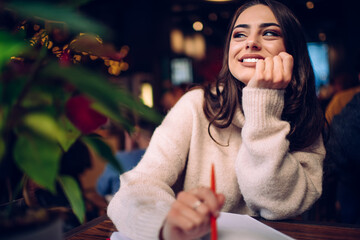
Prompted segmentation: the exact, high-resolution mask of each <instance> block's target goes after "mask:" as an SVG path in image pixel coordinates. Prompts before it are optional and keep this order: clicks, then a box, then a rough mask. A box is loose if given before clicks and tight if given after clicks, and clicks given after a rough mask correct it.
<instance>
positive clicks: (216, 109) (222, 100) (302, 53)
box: [203, 0, 325, 151]
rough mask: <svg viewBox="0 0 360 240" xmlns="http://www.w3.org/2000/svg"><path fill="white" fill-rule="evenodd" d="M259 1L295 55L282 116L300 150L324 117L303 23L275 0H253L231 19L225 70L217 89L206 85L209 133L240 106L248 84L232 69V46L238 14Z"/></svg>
mask: <svg viewBox="0 0 360 240" xmlns="http://www.w3.org/2000/svg"><path fill="white" fill-rule="evenodd" d="M258 4H263V5H265V6H268V7H269V8H270V9H271V10H272V12H273V13H274V15H275V17H276V19H277V21H278V22H279V25H280V28H281V30H282V35H283V38H284V43H285V48H286V52H287V53H289V54H291V55H292V56H293V58H294V67H293V74H292V80H291V82H290V83H289V85H288V86H287V88H286V89H285V95H284V101H285V103H284V109H283V112H282V116H281V119H282V120H284V121H287V122H289V123H290V127H291V130H290V133H289V134H288V136H287V139H288V140H289V141H290V151H296V150H300V149H303V148H305V147H308V146H310V145H311V144H313V143H314V142H315V140H316V139H317V138H318V137H319V136H320V134H321V132H322V130H323V127H324V124H325V118H324V114H323V111H322V109H321V107H320V104H319V102H318V99H317V96H316V91H315V76H314V71H313V68H312V66H311V62H310V57H309V53H308V50H307V45H306V40H305V36H304V34H303V31H302V28H301V25H300V23H299V21H298V20H297V18H296V17H295V15H294V14H293V13H292V11H291V10H290V9H289V8H287V7H286V6H285V5H283V4H282V3H279V2H276V1H272V0H250V1H248V2H246V3H245V4H244V5H242V6H241V7H240V8H238V9H237V11H236V12H235V14H234V16H233V18H232V21H231V24H230V26H229V30H228V34H227V36H226V42H225V48H224V58H223V63H222V69H221V71H220V73H219V76H218V79H217V81H216V85H215V89H216V91H215V92H212V91H211V90H212V88H213V86H211V85H208V86H207V87H205V88H204V90H205V91H204V97H205V102H204V107H203V110H204V113H205V115H206V117H207V119H208V120H209V122H210V123H209V126H208V131H209V135H210V137H212V136H211V132H210V126H211V125H214V126H216V127H218V128H227V127H228V126H229V125H230V124H231V122H232V119H233V116H234V113H235V110H236V108H237V107H239V106H240V107H241V96H242V89H243V88H244V87H245V85H244V84H243V83H242V82H241V81H239V80H237V79H236V78H235V77H233V76H232V74H231V73H230V71H229V66H228V58H229V54H228V53H229V45H230V40H231V36H232V30H233V28H234V25H235V22H236V20H237V18H238V16H239V15H240V14H241V13H242V12H243V11H244V10H246V9H247V8H249V7H251V6H254V5H258ZM241 108H242V107H241ZM213 140H214V141H216V140H215V139H213Z"/></svg>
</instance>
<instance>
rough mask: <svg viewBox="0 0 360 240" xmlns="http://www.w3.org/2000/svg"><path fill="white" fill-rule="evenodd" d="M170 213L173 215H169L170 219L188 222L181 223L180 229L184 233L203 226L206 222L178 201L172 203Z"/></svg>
mask: <svg viewBox="0 0 360 240" xmlns="http://www.w3.org/2000/svg"><path fill="white" fill-rule="evenodd" d="M171 213H172V214H173V215H170V217H172V218H171V219H177V218H179V220H180V219H181V221H184V220H186V221H188V223H187V224H185V223H183V222H181V228H182V229H184V230H186V231H188V230H191V229H195V228H196V227H199V226H201V225H203V223H204V221H206V219H205V220H204V218H203V217H202V216H201V215H200V214H199V213H197V212H196V211H194V209H192V208H191V207H189V206H188V205H186V204H184V203H183V202H180V201H175V202H174V203H173V205H172V208H171Z"/></svg>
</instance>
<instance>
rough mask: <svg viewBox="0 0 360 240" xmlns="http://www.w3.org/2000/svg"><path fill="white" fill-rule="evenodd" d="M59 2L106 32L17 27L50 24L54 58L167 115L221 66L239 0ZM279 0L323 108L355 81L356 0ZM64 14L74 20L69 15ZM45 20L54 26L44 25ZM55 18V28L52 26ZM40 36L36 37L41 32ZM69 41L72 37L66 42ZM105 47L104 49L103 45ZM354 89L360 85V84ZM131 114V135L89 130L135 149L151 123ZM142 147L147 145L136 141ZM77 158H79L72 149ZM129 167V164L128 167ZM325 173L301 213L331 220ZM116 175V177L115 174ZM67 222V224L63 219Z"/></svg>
mask: <svg viewBox="0 0 360 240" xmlns="http://www.w3.org/2000/svg"><path fill="white" fill-rule="evenodd" d="M4 2H6V1H0V10H1V11H2V12H0V26H1V27H2V28H4V26H5V28H4V29H11V31H12V30H13V29H14V28H13V26H15V25H16V27H19V26H21V25H18V23H15V18H16V16H15V17H14V15H13V14H9V13H8V11H7V9H5V10H4V9H2V8H1V7H2V4H3V3H4ZM42 2H50V1H42ZM59 2H66V3H69V4H70V3H72V2H76V3H80V2H81V3H82V4H79V5H78V6H77V7H76V11H77V13H81V14H84V15H85V16H86V17H88V18H90V19H93V20H95V22H99V23H102V24H103V26H108V27H109V29H111V32H107V33H97V32H96V31H95V33H97V34H99V35H98V37H97V38H96V40H95V41H87V40H86V39H85V40H81V38H78V37H77V38H75V39H76V41H77V42H76V41H73V40H72V39H74V36H72V35H71V34H68V32H67V28H66V24H63V22H55V21H49V20H48V19H45V20H44V19H37V18H35V19H36V21H35V23H31V24H30V23H29V24H28V23H26V22H25V23H23V26H22V27H24V28H25V29H26V30H27V32H30V34H34V33H35V35H36V34H38V33H41V30H39V29H47V30H49V29H50V31H49V36H50V37H51V38H52V39H53V41H54V45H53V46H50V45H48V46H47V47H48V49H49V51H50V52H51V53H54V54H55V55H56V56H57V57H58V58H59V59H60V62H63V61H65V62H68V63H69V62H72V63H75V64H76V63H79V62H80V61H81V62H82V63H83V64H84V65H86V66H88V67H90V68H91V69H92V70H94V71H98V72H101V74H104V76H106V79H109V81H110V82H111V83H114V84H117V85H119V86H121V87H123V88H125V89H127V90H129V91H130V92H131V93H132V94H133V95H134V96H135V97H139V98H141V99H142V102H143V103H144V104H145V105H147V106H149V107H150V108H153V109H155V110H157V111H158V112H160V113H162V114H163V115H165V114H166V113H167V111H168V110H169V109H170V108H171V107H172V106H173V105H174V104H175V103H176V101H177V100H178V99H179V98H180V97H181V96H182V95H183V94H184V92H185V91H186V90H187V89H188V88H189V87H190V86H192V85H193V84H207V83H211V82H214V81H215V80H216V77H217V74H218V72H219V70H220V68H221V63H222V57H223V46H224V42H225V36H226V33H227V31H228V25H229V23H230V20H231V17H232V15H233V13H234V12H235V10H236V9H237V7H238V6H240V5H241V4H242V3H243V2H244V1H243V0H227V1H226V0H225V1H220V0H165V1H161V0H77V1H71V0H64V1H59ZM280 2H282V3H284V4H285V5H287V6H288V7H289V8H290V9H291V10H292V11H293V12H294V13H295V15H296V16H297V17H298V19H299V20H300V22H301V24H302V26H303V30H304V32H305V35H306V39H307V42H308V50H309V53H310V57H311V60H312V63H313V67H314V70H315V75H316V89H317V94H318V98H319V100H320V101H321V104H322V108H323V110H324V112H325V110H326V108H327V106H328V104H329V102H330V101H331V99H332V98H333V96H334V95H335V94H336V93H338V92H340V91H342V90H346V89H349V88H352V87H354V86H358V85H359V76H360V75H359V73H360V69H359V67H360V64H359V63H360V60H359V58H360V45H359V40H360V27H359V25H360V18H359V13H358V11H359V9H360V8H359V3H358V2H359V1H353V0H341V1H340V0H312V1H307V0H280ZM30 5H31V4H30ZM12 21H13V22H12ZM37 21H38V22H37ZM69 21H76V20H74V19H69ZM49 22H50V23H51V24H50V25H52V28H49V27H48V26H47V24H49ZM56 24H58V25H59V27H56V26H55V25H56ZM54 26H55V27H54ZM97 30H98V29H97ZM39 39H40V40H42V38H41V37H40V38H39ZM91 40H94V39H91ZM0 41H1V40H0ZM69 42H71V43H70V44H68V43H69ZM108 43H109V45H107V44H108ZM51 44H52V43H51ZM68 45H69V46H70V47H68ZM102 46H104V47H102ZM106 46H108V47H109V49H107V50H106ZM69 49H71V54H70V50H69ZM97 51H98V52H97ZM89 52H90V53H93V56H90V55H91V54H89ZM104 54H105V55H106V56H108V55H109V56H110V55H111V56H112V58H110V59H109V58H106V59H105V58H103V60H104V61H103V60H101V59H100V58H99V56H102V55H104ZM95 55H96V56H95ZM86 56H87V57H86ZM93 57H94V58H93ZM99 59H100V60H99ZM15 60H16V59H15ZM94 66H96V68H95V67H94ZM356 91H360V88H358V89H357V90H356ZM133 120H134V121H133V124H134V125H135V127H137V129H139V132H138V133H137V134H133V135H132V136H129V135H128V133H127V132H125V131H124V129H119V128H114V126H113V125H111V123H109V122H108V123H107V124H105V125H104V126H103V127H101V128H99V129H97V130H96V131H95V132H96V133H98V134H99V135H101V136H102V137H104V139H106V141H107V142H108V143H109V144H110V146H111V147H112V150H113V152H114V153H117V152H121V151H131V150H134V149H135V148H140V147H139V146H140V145H142V144H140V143H142V142H143V141H145V142H146V141H148V140H149V138H150V136H151V133H152V131H153V129H154V128H155V127H156V126H146V124H145V125H142V123H141V121H137V120H138V119H133ZM147 125H149V124H147ZM141 132H146V134H145V136H143V137H141V136H140V135H141V134H140V133H141ZM135 138H136V139H135ZM143 138H144V139H145V140H143ZM135 145H138V146H135ZM144 148H146V144H145V145H142V147H141V149H144ZM76 158H82V157H77V156H76ZM89 161H90V162H89V163H81V162H80V164H79V165H81V166H80V167H81V171H79V174H80V176H79V179H80V182H81V187H82V191H83V194H84V196H85V200H86V211H87V216H86V218H87V220H91V219H92V218H95V217H97V216H99V215H103V214H105V210H106V206H107V202H108V200H109V199H107V198H106V195H107V194H108V193H104V194H102V195H101V196H100V195H99V192H98V189H96V187H97V181H98V179H99V177H100V176H101V175H102V174H103V172H104V171H105V170H106V167H107V166H106V164H105V163H104V162H103V161H102V160H100V159H99V157H98V156H96V154H94V153H93V152H91V151H90V160H89ZM73 163H74V162H73V161H72V160H71V162H70V163H69V164H70V165H69V167H68V168H69V169H70V168H73V167H74V164H73ZM135 164H136V163H135ZM123 165H124V164H123ZM125 166H126V165H125ZM131 167H133V166H132V165H131V166H129V168H131ZM126 168H127V166H126ZM125 170H126V169H125ZM331 177H332V176H330V177H329V178H327V179H326V181H325V184H324V188H325V191H324V195H323V197H322V199H321V200H320V201H319V202H318V203H317V205H316V206H314V208H313V209H312V210H311V211H310V212H309V213H306V214H305V215H304V216H302V217H303V219H305V220H316V221H332V222H333V221H337V220H339V217H338V209H337V206H336V196H335V195H336V193H335V191H336V190H335V188H334V186H335V185H336V182H335V180H334V179H331ZM115 178H116V179H118V175H116V176H115ZM110 195H111V194H110ZM76 224H78V223H77V222H76V223H75V225H76ZM71 227H73V225H71V226H69V228H71Z"/></svg>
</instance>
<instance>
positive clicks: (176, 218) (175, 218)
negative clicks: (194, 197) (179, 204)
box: [166, 208, 195, 231]
mask: <svg viewBox="0 0 360 240" xmlns="http://www.w3.org/2000/svg"><path fill="white" fill-rule="evenodd" d="M166 224H169V225H170V226H171V228H174V227H175V228H178V229H180V230H181V231H191V230H192V229H194V228H195V224H194V223H193V221H192V219H189V218H188V217H187V216H186V215H184V214H183V212H182V211H180V210H179V209H178V208H172V209H171V210H170V211H169V213H168V215H167V218H166Z"/></svg>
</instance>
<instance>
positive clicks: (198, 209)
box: [160, 187, 225, 240]
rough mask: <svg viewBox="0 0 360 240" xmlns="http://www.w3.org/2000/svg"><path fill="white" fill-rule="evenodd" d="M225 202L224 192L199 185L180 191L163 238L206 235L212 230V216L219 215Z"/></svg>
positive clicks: (173, 239) (183, 239) (186, 237)
mask: <svg viewBox="0 0 360 240" xmlns="http://www.w3.org/2000/svg"><path fill="white" fill-rule="evenodd" d="M224 202H225V197H224V195H223V194H214V193H213V192H212V191H211V189H210V188H207V187H199V188H195V189H193V190H191V191H188V192H185V191H183V192H180V193H179V194H178V196H177V199H176V201H175V202H174V203H173V204H172V206H171V209H170V211H169V213H168V215H167V217H166V219H165V222H164V225H163V227H162V230H161V233H160V234H161V237H162V238H161V239H165V240H169V239H171V240H177V239H181V240H186V239H195V238H200V237H202V236H204V235H205V234H206V233H208V232H209V231H210V216H214V217H216V218H217V217H218V216H219V212H220V209H221V207H222V206H223V204H224Z"/></svg>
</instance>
